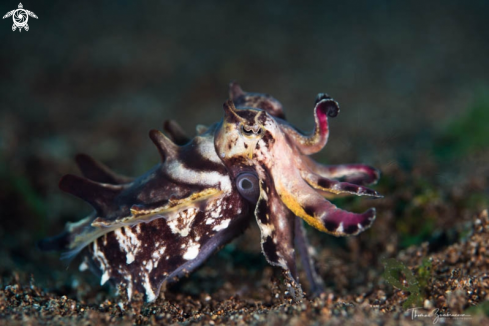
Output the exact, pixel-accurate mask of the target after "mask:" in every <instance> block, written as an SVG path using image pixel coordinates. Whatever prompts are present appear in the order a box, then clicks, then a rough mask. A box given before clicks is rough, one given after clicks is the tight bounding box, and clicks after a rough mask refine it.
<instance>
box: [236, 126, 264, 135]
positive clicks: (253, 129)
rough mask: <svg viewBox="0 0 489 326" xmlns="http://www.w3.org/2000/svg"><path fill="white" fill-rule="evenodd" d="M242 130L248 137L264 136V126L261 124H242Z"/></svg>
mask: <svg viewBox="0 0 489 326" xmlns="http://www.w3.org/2000/svg"><path fill="white" fill-rule="evenodd" d="M240 132H241V134H242V135H243V136H245V137H247V138H260V137H262V136H263V134H264V132H263V127H262V126H260V125H256V124H254V125H251V126H250V125H245V124H242V125H241V128H240Z"/></svg>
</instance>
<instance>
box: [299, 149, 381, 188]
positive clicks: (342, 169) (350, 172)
mask: <svg viewBox="0 0 489 326" xmlns="http://www.w3.org/2000/svg"><path fill="white" fill-rule="evenodd" d="M299 160H300V163H299V164H300V165H302V166H305V167H307V169H309V170H310V171H312V172H313V173H315V174H317V175H320V176H322V177H324V178H328V179H331V178H332V179H340V178H341V179H343V180H344V181H346V182H349V183H353V184H357V185H372V184H376V183H377V181H378V180H379V179H380V171H379V170H377V169H375V168H373V167H371V166H368V165H365V164H340V165H323V164H320V163H317V162H315V161H314V160H313V159H311V158H310V157H307V156H303V155H302V156H301V157H300V158H299Z"/></svg>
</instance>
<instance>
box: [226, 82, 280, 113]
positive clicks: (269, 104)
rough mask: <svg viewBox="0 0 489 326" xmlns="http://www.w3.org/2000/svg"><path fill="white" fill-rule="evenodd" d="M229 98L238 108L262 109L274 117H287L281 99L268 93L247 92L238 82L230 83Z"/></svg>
mask: <svg viewBox="0 0 489 326" xmlns="http://www.w3.org/2000/svg"><path fill="white" fill-rule="evenodd" d="M229 99H230V100H232V101H233V102H234V104H235V105H236V107H237V108H254V109H262V110H264V111H267V112H268V114H270V115H272V116H274V117H277V118H280V119H285V114H284V111H283V108H282V104H281V103H280V102H279V101H277V100H276V99H274V98H273V97H272V96H270V95H268V94H261V93H250V92H245V91H243V90H242V89H241V87H240V86H239V84H238V83H236V82H231V83H230V84H229Z"/></svg>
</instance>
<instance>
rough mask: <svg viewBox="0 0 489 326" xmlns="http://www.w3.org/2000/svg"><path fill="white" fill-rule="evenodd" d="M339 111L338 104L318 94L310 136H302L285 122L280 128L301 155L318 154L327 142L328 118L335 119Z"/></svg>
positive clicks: (324, 95) (326, 96) (325, 95)
mask: <svg viewBox="0 0 489 326" xmlns="http://www.w3.org/2000/svg"><path fill="white" fill-rule="evenodd" d="M339 111H340V106H339V104H338V102H336V101H335V100H333V99H332V98H331V97H329V96H328V95H327V94H319V95H318V97H317V99H316V106H315V107H314V120H315V127H314V131H313V132H312V134H311V135H304V134H302V133H301V132H299V131H298V130H297V129H295V128H294V127H292V126H290V125H289V124H287V123H285V122H283V123H281V124H280V127H281V128H282V130H283V132H284V134H286V135H287V138H288V139H289V141H291V142H292V143H293V144H294V145H295V146H296V147H297V149H298V150H299V151H300V152H301V153H302V154H304V155H311V154H314V153H317V152H319V151H320V150H321V149H322V148H323V147H324V146H325V145H326V143H327V142H328V136H329V125H328V116H329V117H332V118H333V117H336V115H338V112H339Z"/></svg>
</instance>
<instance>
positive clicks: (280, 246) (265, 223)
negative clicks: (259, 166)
mask: <svg viewBox="0 0 489 326" xmlns="http://www.w3.org/2000/svg"><path fill="white" fill-rule="evenodd" d="M262 176H263V174H262ZM255 217H256V221H257V223H258V226H259V228H260V232H261V246H262V251H263V254H264V255H265V257H266V259H267V261H268V262H269V263H270V264H271V265H273V266H279V267H281V268H283V269H284V270H285V271H288V272H289V273H290V276H291V277H292V279H293V280H295V281H297V270H296V264H295V257H294V254H295V250H294V219H295V216H294V214H292V212H291V211H290V210H289V209H287V207H285V206H284V205H283V203H282V201H281V200H280V197H279V196H278V194H277V192H276V190H275V187H274V185H273V181H272V180H271V178H270V177H269V176H268V175H267V176H266V177H265V179H261V180H260V197H259V199H258V201H257V205H256V208H255Z"/></svg>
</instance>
